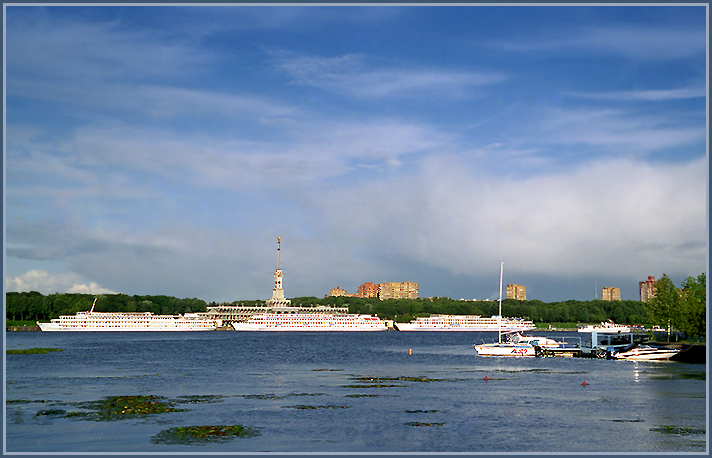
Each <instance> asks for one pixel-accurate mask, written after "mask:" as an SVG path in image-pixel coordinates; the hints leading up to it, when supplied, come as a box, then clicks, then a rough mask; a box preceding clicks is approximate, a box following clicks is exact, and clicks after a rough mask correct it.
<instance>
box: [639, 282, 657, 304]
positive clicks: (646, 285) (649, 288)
mask: <svg viewBox="0 0 712 458" xmlns="http://www.w3.org/2000/svg"><path fill="white" fill-rule="evenodd" d="M651 297H655V277H653V276H648V279H647V280H645V281H641V282H640V302H648V299H650V298H651Z"/></svg>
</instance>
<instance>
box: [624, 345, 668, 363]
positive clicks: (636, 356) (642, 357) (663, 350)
mask: <svg viewBox="0 0 712 458" xmlns="http://www.w3.org/2000/svg"><path fill="white" fill-rule="evenodd" d="M679 352H680V350H678V349H676V348H669V347H657V346H654V345H639V344H632V345H629V346H628V347H625V348H622V349H621V350H619V351H617V352H615V353H613V355H612V357H613V358H614V359H624V360H628V361H664V360H667V359H670V357H672V356H674V355H676V354H678V353H679Z"/></svg>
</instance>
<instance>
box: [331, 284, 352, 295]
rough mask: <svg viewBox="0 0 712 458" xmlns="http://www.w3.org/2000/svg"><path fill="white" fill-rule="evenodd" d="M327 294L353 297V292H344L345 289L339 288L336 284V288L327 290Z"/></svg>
mask: <svg viewBox="0 0 712 458" xmlns="http://www.w3.org/2000/svg"><path fill="white" fill-rule="evenodd" d="M329 296H332V297H338V296H346V297H353V294H349V293H347V292H346V290H345V289H341V288H340V287H338V286H337V287H336V288H333V289H330V290H329Z"/></svg>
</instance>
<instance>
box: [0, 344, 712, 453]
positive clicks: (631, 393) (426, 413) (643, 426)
mask: <svg viewBox="0 0 712 458" xmlns="http://www.w3.org/2000/svg"><path fill="white" fill-rule="evenodd" d="M533 334H535V335H547V336H550V337H554V338H561V337H563V336H576V333H561V332H548V333H533ZM488 337H491V335H487V334H486V333H470V332H321V333H306V332H305V333H297V332H283V333H268V332H228V331H226V332H167V333H157V332H154V333H152V332H148V333H131V332H119V333H101V332H91V333H42V332H8V333H6V348H8V349H24V348H32V347H53V348H61V349H62V350H63V351H61V352H52V353H48V354H38V355H34V354H29V355H6V366H5V367H6V386H5V394H6V400H7V402H6V405H5V408H6V413H5V421H6V429H5V434H6V437H5V447H6V451H7V452H43V453H47V452H121V453H124V452H141V453H150V452H163V453H175V452H186V453H191V454H197V453H208V452H224V453H235V452H312V453H316V452H331V453H340V452H410V453H413V452H440V453H447V452H481V453H493V452H514V453H530V452H589V453H590V452H593V453H597V452H601V453H603V452H675V453H679V452H707V451H708V435H707V430H708V425H707V406H708V404H707V396H706V394H707V382H706V365H697V364H685V363H678V362H631V361H609V360H598V359H582V358H486V357H480V356H477V354H476V352H475V351H474V349H473V348H472V344H473V342H474V341H475V340H478V341H481V340H482V339H486V338H488ZM495 338H496V333H495ZM409 350H410V353H411V354H409ZM485 377H486V378H487V380H485ZM370 379H373V380H370ZM583 382H586V384H585V385H584V384H583ZM119 395H121V396H124V395H154V396H164V397H166V398H167V399H172V400H174V401H175V400H179V401H180V400H186V399H197V398H194V397H195V396H202V398H200V399H203V400H209V401H210V402H193V403H189V402H188V403H184V404H181V405H178V406H177V407H180V408H183V409H186V410H185V411H182V412H168V413H161V414H156V415H146V416H141V417H128V418H127V417H120V419H119V420H115V421H96V420H91V419H87V418H67V417H65V416H63V415H44V414H42V412H43V411H44V412H47V411H48V410H52V409H55V410H59V412H61V411H65V412H72V411H74V410H77V409H81V407H79V406H81V403H82V402H87V401H99V400H101V399H104V398H106V397H109V396H119ZM191 397H193V398H191ZM38 413H39V415H38ZM234 424H239V425H244V426H246V427H250V428H255V429H256V430H257V431H258V432H259V434H258V435H254V436H252V437H235V438H232V439H231V440H226V441H224V442H220V443H215V442H207V443H187V444H170V443H161V442H160V441H157V440H156V438H157V437H160V433H161V432H162V431H165V430H167V429H169V428H175V427H179V426H202V425H234Z"/></svg>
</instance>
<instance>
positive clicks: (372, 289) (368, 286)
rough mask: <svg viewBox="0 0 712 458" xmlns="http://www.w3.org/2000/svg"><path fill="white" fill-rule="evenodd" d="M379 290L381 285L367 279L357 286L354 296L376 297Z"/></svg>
mask: <svg viewBox="0 0 712 458" xmlns="http://www.w3.org/2000/svg"><path fill="white" fill-rule="evenodd" d="M379 292H381V285H378V284H375V283H371V282H370V281H369V282H366V283H364V284H363V285H361V286H359V287H358V291H356V297H378V293H379Z"/></svg>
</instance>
